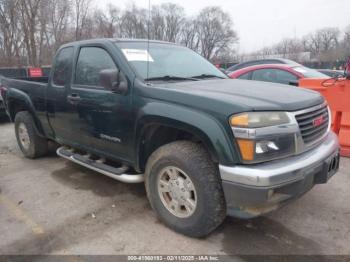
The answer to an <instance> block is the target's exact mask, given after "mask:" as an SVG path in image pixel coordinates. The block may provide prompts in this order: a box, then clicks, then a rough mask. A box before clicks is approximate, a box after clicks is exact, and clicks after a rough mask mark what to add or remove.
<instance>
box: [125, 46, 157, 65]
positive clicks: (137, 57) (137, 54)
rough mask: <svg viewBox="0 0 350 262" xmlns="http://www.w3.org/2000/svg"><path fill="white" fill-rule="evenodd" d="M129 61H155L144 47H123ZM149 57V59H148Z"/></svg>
mask: <svg viewBox="0 0 350 262" xmlns="http://www.w3.org/2000/svg"><path fill="white" fill-rule="evenodd" d="M122 51H123V53H124V55H125V57H126V59H127V60H128V61H142V62H147V61H149V62H154V61H153V58H152V57H151V55H150V54H149V53H148V51H147V50H143V49H122ZM147 57H148V60H147Z"/></svg>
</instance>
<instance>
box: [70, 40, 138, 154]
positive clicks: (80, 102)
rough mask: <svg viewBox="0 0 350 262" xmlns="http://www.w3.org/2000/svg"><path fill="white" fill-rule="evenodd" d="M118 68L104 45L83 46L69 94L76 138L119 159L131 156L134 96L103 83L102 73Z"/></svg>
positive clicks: (87, 146)
mask: <svg viewBox="0 0 350 262" xmlns="http://www.w3.org/2000/svg"><path fill="white" fill-rule="evenodd" d="M104 69H117V70H118V61H116V60H115V59H114V58H113V56H112V55H111V51H110V50H108V48H106V47H104V46H81V47H80V49H79V50H78V54H77V61H76V67H75V71H74V72H73V79H72V84H71V88H70V90H69V94H68V95H67V99H68V101H69V100H71V101H70V111H71V112H72V115H71V117H72V119H71V121H72V123H74V125H73V130H72V131H73V132H74V140H75V141H79V143H80V146H81V147H84V148H86V149H88V150H90V151H92V152H95V153H97V154H100V155H105V156H106V157H112V158H114V159H118V160H127V159H129V157H130V156H129V153H131V150H130V148H129V147H128V146H127V144H128V142H129V141H128V140H129V138H130V137H131V134H129V133H130V132H127V131H126V130H132V124H133V122H132V119H133V117H132V116H130V114H131V113H132V109H131V99H130V95H129V94H127V95H121V94H116V93H113V92H111V91H109V90H106V89H104V88H103V87H102V86H101V85H100V72H101V70H104Z"/></svg>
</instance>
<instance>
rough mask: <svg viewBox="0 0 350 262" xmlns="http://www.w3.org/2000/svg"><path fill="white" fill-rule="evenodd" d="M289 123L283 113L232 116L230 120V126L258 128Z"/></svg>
mask: <svg viewBox="0 0 350 262" xmlns="http://www.w3.org/2000/svg"><path fill="white" fill-rule="evenodd" d="M287 123H289V117H288V115H287V113H285V112H250V113H242V114H239V115H234V116H232V117H231V119H230V124H231V126H234V127H249V128H258V127H266V126H275V125H281V124H287Z"/></svg>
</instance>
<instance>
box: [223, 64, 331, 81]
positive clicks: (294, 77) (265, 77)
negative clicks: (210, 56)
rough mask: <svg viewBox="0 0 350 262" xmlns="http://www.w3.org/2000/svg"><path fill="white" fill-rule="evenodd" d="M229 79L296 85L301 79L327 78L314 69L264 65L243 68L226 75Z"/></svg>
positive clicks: (284, 65)
mask: <svg viewBox="0 0 350 262" xmlns="http://www.w3.org/2000/svg"><path fill="white" fill-rule="evenodd" d="M228 76H229V77H231V78H237V79H246V80H256V81H264V82H273V83H281V84H287V85H295V86H297V85H298V81H299V79H301V78H329V77H328V76H327V75H325V74H322V73H320V72H318V71H316V70H314V69H311V68H307V67H304V66H300V65H288V64H264V65H254V66H249V67H245V68H242V69H239V70H236V71H233V72H232V73H229V74H228Z"/></svg>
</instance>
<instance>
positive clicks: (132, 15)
mask: <svg viewBox="0 0 350 262" xmlns="http://www.w3.org/2000/svg"><path fill="white" fill-rule="evenodd" d="M147 26H148V12H147V10H146V9H143V8H138V7H136V6H135V4H132V5H131V6H130V7H128V8H127V9H126V10H124V13H123V15H122V19H121V35H122V37H125V38H147V36H148V28H147Z"/></svg>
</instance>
